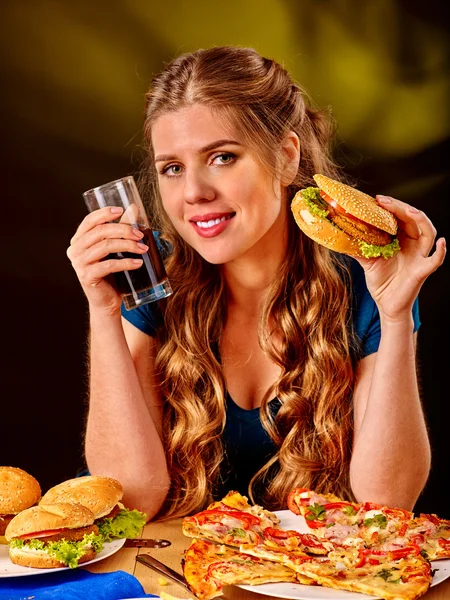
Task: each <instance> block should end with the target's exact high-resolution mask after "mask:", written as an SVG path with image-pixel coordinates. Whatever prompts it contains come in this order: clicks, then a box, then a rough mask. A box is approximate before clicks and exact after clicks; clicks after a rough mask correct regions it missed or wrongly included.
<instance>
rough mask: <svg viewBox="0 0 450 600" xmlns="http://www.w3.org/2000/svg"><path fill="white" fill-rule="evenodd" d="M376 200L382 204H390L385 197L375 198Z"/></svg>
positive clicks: (388, 199)
mask: <svg viewBox="0 0 450 600" xmlns="http://www.w3.org/2000/svg"><path fill="white" fill-rule="evenodd" d="M377 200H379V201H380V202H382V203H383V204H390V203H391V202H392V200H391V199H390V198H388V197H387V196H377Z"/></svg>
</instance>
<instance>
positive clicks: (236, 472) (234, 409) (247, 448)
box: [122, 259, 420, 498]
mask: <svg viewBox="0 0 450 600" xmlns="http://www.w3.org/2000/svg"><path fill="white" fill-rule="evenodd" d="M350 268H351V275H352V289H353V297H352V306H351V312H352V317H353V327H354V332H355V334H356V336H357V337H358V338H359V340H360V342H361V356H362V357H365V356H368V355H369V354H372V353H374V352H376V351H377V350H378V346H379V344H380V337H381V327H380V317H379V313H378V309H377V307H376V304H375V302H374V300H373V298H372V296H371V295H370V293H369V291H368V289H367V286H366V279H365V275H364V271H363V269H362V267H361V266H360V264H359V263H358V262H357V261H356V260H353V259H350ZM412 314H413V320H414V331H417V329H418V328H419V326H420V318H419V303H418V299H417V298H416V300H415V302H414V305H413V310H412ZM122 315H123V317H124V318H125V319H127V321H129V322H130V323H132V324H133V325H134V326H135V327H137V328H138V329H140V330H141V331H143V332H144V333H146V334H148V335H150V336H154V335H155V333H156V329H157V328H158V327H159V326H160V325H162V322H163V317H162V314H161V312H160V310H159V308H158V306H157V303H151V304H145V305H144V306H141V307H139V308H135V309H133V310H130V311H127V310H125V309H124V308H123V307H122ZM269 408H270V411H271V412H272V414H273V416H275V415H276V413H277V412H278V409H279V408H280V402H279V400H278V399H276V398H274V399H273V400H272V401H271V402H270V404H269ZM259 410H260V409H259V408H254V409H251V410H245V409H243V408H241V407H240V406H238V405H237V404H236V403H235V402H234V401H233V399H232V398H231V397H230V395H229V394H227V419H226V424H225V429H224V432H223V435H222V443H223V447H224V452H225V460H224V462H223V466H222V473H221V482H220V483H219V489H218V491H217V494H216V495H217V497H218V498H220V497H222V496H223V495H225V494H226V492H227V491H229V490H236V491H239V492H240V493H242V494H244V495H246V494H247V490H248V483H249V481H250V479H251V478H252V477H253V475H254V474H255V473H256V472H257V471H258V470H259V469H260V468H261V467H262V466H263V465H264V464H265V463H266V462H267V461H268V460H269V458H270V457H271V456H273V454H274V453H275V450H276V449H275V446H274V444H273V442H272V440H271V438H270V437H269V436H268V434H267V432H266V430H265V429H264V428H263V426H262V424H261V419H260V414H259ZM243 457H245V459H244V460H243Z"/></svg>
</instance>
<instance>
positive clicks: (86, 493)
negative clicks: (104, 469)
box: [39, 475, 123, 519]
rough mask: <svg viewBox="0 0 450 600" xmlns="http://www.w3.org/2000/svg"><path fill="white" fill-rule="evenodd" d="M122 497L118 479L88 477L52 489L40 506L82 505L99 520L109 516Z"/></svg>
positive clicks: (43, 498)
mask: <svg viewBox="0 0 450 600" xmlns="http://www.w3.org/2000/svg"><path fill="white" fill-rule="evenodd" d="M122 496H123V488H122V485H121V484H120V483H119V482H118V481H117V480H116V479H113V478H112V477H103V476H99V475H86V476H85V477H75V478H74V479H68V480H67V481H63V482H62V483H60V484H58V485H56V486H55V487H52V488H51V489H49V490H48V492H46V493H45V494H44V495H43V496H42V498H41V501H40V503H39V505H40V506H41V505H45V504H53V503H54V502H72V503H76V504H81V505H82V506H85V507H86V508H88V509H89V510H90V511H92V513H93V514H94V517H95V518H96V519H99V518H101V517H104V516H105V515H107V514H109V513H110V512H111V510H112V509H113V508H114V507H115V506H116V504H117V503H118V502H120V500H121V499H122Z"/></svg>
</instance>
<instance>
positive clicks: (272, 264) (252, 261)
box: [222, 218, 288, 317]
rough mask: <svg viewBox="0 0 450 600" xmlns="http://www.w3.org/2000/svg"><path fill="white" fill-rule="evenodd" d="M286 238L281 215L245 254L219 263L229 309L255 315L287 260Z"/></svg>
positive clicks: (283, 220) (285, 227)
mask: <svg viewBox="0 0 450 600" xmlns="http://www.w3.org/2000/svg"><path fill="white" fill-rule="evenodd" d="M287 237H288V235H287V223H286V220H285V219H284V218H281V219H279V220H278V221H277V222H276V223H275V224H274V225H273V227H271V229H270V230H269V231H268V232H267V233H266V234H265V236H264V237H263V238H261V240H260V241H259V242H258V243H257V244H256V245H255V246H254V247H253V248H251V249H250V250H249V251H248V252H246V253H245V255H243V256H241V257H239V258H238V259H236V260H233V261H231V262H229V263H226V264H225V265H223V266H222V270H223V271H222V272H223V275H224V277H225V281H226V285H227V288H228V298H229V308H234V309H239V310H240V311H243V312H247V313H248V314H249V315H253V316H255V317H256V315H257V314H258V313H259V310H258V309H259V308H260V307H261V305H262V304H263V302H264V299H265V297H266V294H267V291H268V290H269V288H270V287H271V285H272V283H273V282H274V280H275V278H276V277H278V276H279V274H280V270H281V266H282V264H283V262H284V261H285V259H286V248H287Z"/></svg>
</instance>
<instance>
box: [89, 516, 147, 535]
mask: <svg viewBox="0 0 450 600" xmlns="http://www.w3.org/2000/svg"><path fill="white" fill-rule="evenodd" d="M146 518H147V516H146V515H145V514H144V513H141V512H140V511H138V510H128V509H127V508H122V509H121V510H120V512H119V513H118V514H117V515H116V516H115V517H113V518H112V519H109V518H105V519H99V520H98V521H97V522H96V525H97V526H98V530H99V533H100V535H101V536H102V538H103V541H104V542H110V541H111V540H114V539H117V538H135V537H136V536H138V535H139V534H140V532H141V529H142V528H143V527H144V525H145V522H146Z"/></svg>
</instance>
